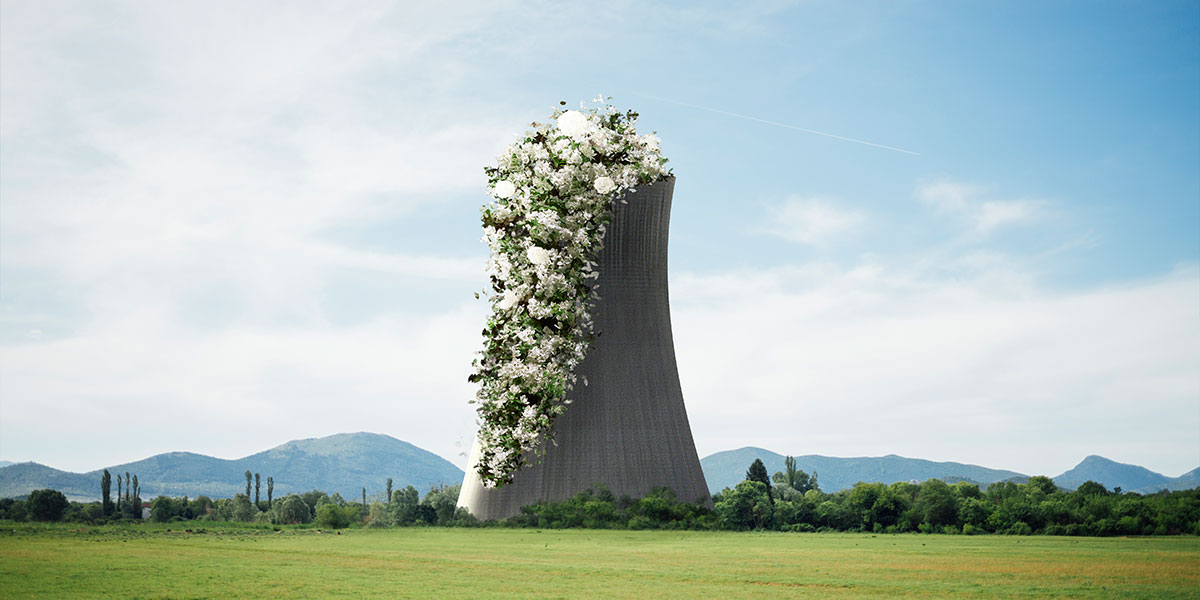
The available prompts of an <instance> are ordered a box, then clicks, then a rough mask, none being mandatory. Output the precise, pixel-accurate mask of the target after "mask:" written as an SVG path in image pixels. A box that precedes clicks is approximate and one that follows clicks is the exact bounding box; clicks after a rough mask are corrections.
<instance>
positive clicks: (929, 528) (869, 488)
mask: <svg viewBox="0 0 1200 600" xmlns="http://www.w3.org/2000/svg"><path fill="white" fill-rule="evenodd" d="M120 479H121V478H120V477H118V481H120ZM109 481H110V480H109V477H108V474H107V472H105V475H104V478H102V481H101V487H102V490H107V485H108V483H106V482H109ZM126 482H127V484H126V486H125V488H124V489H125V490H131V491H127V492H125V493H121V492H120V491H119V493H118V502H116V503H112V502H111V500H110V498H109V496H108V494H107V493H106V494H105V495H104V497H103V498H102V500H101V502H98V503H97V502H92V503H76V502H71V503H68V502H67V500H66V498H65V497H64V496H63V495H62V494H61V493H60V492H57V491H54V490H37V491H35V492H33V493H31V494H30V495H29V497H28V498H27V499H26V500H24V501H20V500H14V499H4V500H0V519H13V520H40V521H56V520H70V521H81V522H89V523H94V522H103V521H105V520H107V519H110V518H122V517H128V516H129V513H128V512H122V511H120V510H117V508H118V507H119V506H122V505H124V506H138V507H140V506H141V502H140V498H139V497H138V495H137V492H138V488H137V487H136V485H135V484H134V483H133V482H136V477H134V478H132V479H130V478H129V477H128V475H127V476H126ZM260 482H261V479H260V478H259V477H258V476H257V474H251V473H249V472H247V477H246V486H247V487H246V493H244V494H242V493H239V494H236V495H235V496H234V497H233V498H222V499H217V500H213V499H211V498H208V497H207V496H200V497H198V498H195V499H192V500H189V499H188V498H187V497H182V498H171V497H168V496H159V497H158V498H155V499H154V500H153V501H151V503H150V515H149V517H150V519H151V520H153V521H159V522H172V521H188V520H194V519H201V520H208V521H233V522H243V523H260V524H272V525H303V524H313V525H315V526H319V527H327V528H334V529H336V528H341V527H347V526H361V527H398V526H408V525H441V526H502V527H543V528H569V527H588V528H602V529H611V528H617V529H720V530H734V531H746V530H771V531H801V532H805V531H855V532H873V533H906V532H919V533H949V534H967V535H973V534H986V533H994V534H1015V535H1031V534H1044V535H1084V536H1111V535H1178V534H1186V535H1200V488H1196V489H1192V490H1185V491H1174V492H1166V491H1163V492H1158V493H1155V494H1148V495H1142V494H1137V493H1130V492H1126V493H1122V492H1121V491H1120V490H1119V489H1118V490H1113V491H1110V490H1108V489H1107V488H1105V487H1104V486H1103V485H1101V484H1098V483H1096V482H1092V481H1089V482H1086V483H1084V484H1083V485H1081V486H1079V488H1077V489H1075V490H1073V491H1067V490H1063V489H1060V488H1058V487H1057V486H1055V485H1054V482H1053V481H1052V480H1051V479H1050V478H1048V477H1042V476H1038V477H1031V478H1030V479H1029V481H1028V482H1026V483H1014V482H998V483H994V484H992V485H990V486H987V488H986V489H980V487H979V486H977V485H975V484H973V483H970V482H966V481H959V482H956V483H953V484H948V483H946V482H944V481H942V480H940V479H929V480H926V481H924V482H922V483H906V482H898V483H893V484H890V485H889V484H883V483H863V482H860V483H858V484H855V486H854V487H852V488H850V489H846V490H841V491H838V492H834V493H825V492H824V491H822V490H821V489H820V485H819V483H818V478H817V474H816V473H813V474H811V475H810V474H808V473H805V472H804V471H802V470H799V469H797V468H796V462H795V459H794V458H792V457H787V459H786V460H785V462H784V470H783V471H780V472H776V473H775V474H774V475H773V476H770V477H768V476H767V470H766V467H765V466H764V465H763V463H762V461H761V460H755V461H754V462H753V463H752V464H751V465H750V467H749V469H747V472H746V479H745V480H744V481H742V482H741V483H739V484H737V485H736V486H734V487H733V488H725V489H724V490H722V491H721V492H720V493H717V494H715V495H714V496H713V498H712V500H713V508H712V509H709V508H707V506H705V505H703V504H696V503H689V502H681V501H679V500H678V499H677V498H676V497H675V494H674V492H672V491H671V490H669V489H665V488H663V489H656V490H654V491H652V492H651V493H650V494H648V495H646V496H645V497H642V498H636V499H635V498H630V497H629V496H621V497H617V496H616V495H614V494H613V493H612V492H610V491H609V490H607V489H606V488H604V487H603V486H596V487H595V488H593V489H590V490H587V491H584V492H581V493H579V494H576V495H575V496H574V497H572V498H569V499H567V500H565V501H562V502H540V503H537V504H533V505H529V506H525V507H523V508H522V509H521V513H520V514H519V515H517V516H514V517H512V518H509V519H504V520H500V521H488V522H484V523H480V522H478V521H476V520H475V518H474V517H472V516H471V515H470V514H469V513H468V512H467V511H466V510H465V509H461V508H457V502H458V493H459V486H457V485H454V486H441V487H433V488H431V489H430V490H429V491H428V492H426V493H425V495H424V496H423V497H421V496H420V494H419V493H418V491H417V490H416V488H414V487H413V486H407V487H405V488H404V489H400V490H393V486H392V479H390V478H389V479H388V480H387V487H386V490H387V493H386V497H385V498H386V499H385V501H383V502H380V501H374V502H368V501H367V497H366V488H363V490H362V497H361V502H359V501H348V500H346V499H345V498H343V497H342V496H341V495H340V494H338V493H336V492H335V493H333V494H327V493H325V492H322V491H318V490H313V491H311V492H306V493H303V494H289V495H287V496H284V497H283V498H279V499H277V500H276V499H274V498H273V490H274V481H273V479H271V478H269V477H268V478H267V490H268V491H267V500H266V501H265V502H260V501H259V500H260V498H259V489H258V488H259V485H258V484H259V483H260ZM252 484H254V485H253V486H252ZM131 486H132V487H131ZM252 492H253V494H252ZM251 498H253V500H251ZM122 503H124V504H122ZM109 504H113V512H112V515H111V516H109V515H106V514H105V512H104V507H105V506H108V505H109Z"/></svg>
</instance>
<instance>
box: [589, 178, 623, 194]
mask: <svg viewBox="0 0 1200 600" xmlns="http://www.w3.org/2000/svg"><path fill="white" fill-rule="evenodd" d="M592 185H593V187H595V188H596V191H597V192H600V193H601V194H607V193H609V192H611V191H613V190H615V189H617V184H616V182H614V181H613V180H612V178H611V177H597V178H596V182H595V183H594V184H592Z"/></svg>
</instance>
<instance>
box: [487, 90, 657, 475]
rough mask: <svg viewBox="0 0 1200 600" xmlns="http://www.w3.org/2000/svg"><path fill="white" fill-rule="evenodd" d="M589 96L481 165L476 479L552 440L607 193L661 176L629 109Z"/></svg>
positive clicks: (568, 384) (587, 334)
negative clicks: (486, 306)
mask: <svg viewBox="0 0 1200 600" xmlns="http://www.w3.org/2000/svg"><path fill="white" fill-rule="evenodd" d="M595 103H596V104H598V105H599V106H595V107H592V108H590V109H589V108H585V105H582V104H581V106H580V108H581V110H564V109H562V108H555V109H554V112H553V113H552V114H551V119H550V121H549V122H547V123H533V125H532V127H533V128H532V129H531V130H529V131H526V132H525V135H524V136H523V139H522V140H521V141H519V142H517V143H514V144H512V145H510V146H508V147H507V148H505V150H504V151H503V152H501V153H500V155H499V157H498V159H497V164H496V166H495V167H488V168H486V169H484V171H485V172H486V174H487V176H488V186H489V189H490V192H491V196H492V201H490V202H489V203H488V204H486V205H484V207H483V230H484V241H486V242H487V244H488V246H489V247H490V248H491V257H490V258H489V260H488V269H487V273H488V276H489V279H490V283H491V289H492V294H490V295H489V298H488V299H489V301H490V302H491V305H492V314H491V316H490V317H489V318H488V320H487V324H486V326H485V327H484V330H483V336H484V348H483V350H482V351H481V352H480V353H479V356H478V358H477V359H476V360H475V361H474V362H473V363H472V365H473V367H474V372H473V373H472V374H471V376H470V380H471V381H472V382H475V383H476V384H478V386H479V388H478V391H477V392H476V395H475V400H474V401H473V403H474V404H476V411H477V413H478V416H479V421H480V427H479V433H478V457H477V458H476V463H475V468H476V470H477V472H478V474H479V477H480V480H481V481H482V482H483V484H484V485H485V486H487V487H496V486H500V485H504V484H506V483H509V482H511V481H512V479H513V476H514V475H515V474H516V472H517V471H519V470H520V469H521V468H522V467H524V466H525V465H526V464H528V460H529V459H530V457H531V456H536V455H537V454H539V453H541V452H542V451H543V449H544V444H545V443H546V442H552V441H553V435H554V431H553V428H552V426H553V423H554V419H555V417H556V416H558V415H560V414H562V413H563V411H564V410H566V407H567V404H569V403H570V400H569V399H568V398H567V394H568V392H570V391H571V389H572V388H573V387H574V385H575V384H576V375H575V368H576V367H577V366H578V365H579V364H580V363H581V362H582V361H583V359H584V356H585V355H586V353H587V350H588V346H589V343H590V341H591V339H592V335H593V330H592V327H593V323H592V318H591V314H590V311H591V308H592V305H593V304H594V296H593V292H594V291H595V290H594V289H593V288H594V283H595V280H596V278H597V277H598V275H599V274H598V273H597V272H596V266H597V265H596V258H597V256H598V255H599V252H600V250H601V248H602V244H603V240H604V232H605V228H606V225H607V224H608V223H609V221H610V220H611V218H612V206H613V202H614V201H615V200H616V199H617V198H619V197H621V196H622V195H623V194H625V193H626V192H628V191H630V190H632V189H633V188H634V186H636V185H639V184H648V183H651V182H654V181H657V180H659V179H662V178H663V177H665V176H667V175H668V171H667V169H666V166H665V165H666V163H667V159H666V158H664V157H663V156H662V153H661V152H660V150H659V145H658V138H657V136H655V135H654V134H653V133H651V134H647V135H638V133H637V130H636V125H637V113H635V112H633V111H628V112H624V113H622V112H619V111H618V110H617V109H616V108H615V107H613V106H612V105H610V104H608V103H607V102H606V101H605V98H604V97H602V96H601V97H598V98H597V99H596V100H595ZM562 104H563V105H565V104H566V103H562ZM582 383H583V384H584V385H587V381H586V380H585V381H583V382H582Z"/></svg>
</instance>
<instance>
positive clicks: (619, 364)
mask: <svg viewBox="0 0 1200 600" xmlns="http://www.w3.org/2000/svg"><path fill="white" fill-rule="evenodd" d="M674 189H675V178H674V177H670V178H667V179H665V180H663V181H659V182H656V183H654V184H650V185H641V186H638V188H637V190H636V191H634V192H630V193H628V194H626V196H625V197H624V199H625V200H627V203H622V202H621V201H620V200H617V202H616V204H615V205H614V210H613V219H612V222H611V223H610V224H609V227H608V229H607V231H606V233H605V237H604V250H603V251H602V252H601V254H600V258H599V260H598V263H599V267H598V269H599V272H600V277H599V279H598V283H599V288H598V290H597V291H598V293H599V296H600V300H599V301H598V302H597V303H596V306H595V308H594V309H593V312H592V314H593V319H594V322H595V332H596V333H597V337H596V339H595V341H594V343H593V346H592V349H591V350H590V351H589V352H588V354H587V357H586V358H585V359H584V361H583V363H582V364H581V365H580V366H579V367H578V370H577V373H578V374H579V375H581V376H582V377H583V378H587V381H588V385H586V386H585V385H583V380H582V378H581V379H580V381H579V383H577V384H576V385H575V389H574V390H572V392H571V393H570V394H569V398H571V400H572V402H571V404H570V405H569V406H567V410H566V412H565V413H563V414H562V415H560V416H559V417H558V418H557V419H556V420H555V423H554V429H555V434H556V435H555V442H556V445H549V447H547V448H546V452H545V455H544V456H542V457H541V460H540V462H537V463H535V464H533V465H530V466H528V467H526V468H525V469H523V470H522V471H520V472H518V473H517V474H516V476H515V478H514V480H513V481H512V483H510V484H508V485H505V486H503V487H499V488H494V489H485V488H484V487H483V486H482V484H481V483H480V479H479V475H478V474H477V473H476V472H475V462H476V460H478V453H479V441H478V440H476V441H475V446H474V448H473V449H472V451H471V459H470V465H469V467H468V468H467V474H466V478H465V479H464V480H463V487H462V493H461V495H460V496H459V499H458V505H459V506H462V507H466V508H467V509H468V510H469V511H471V514H473V515H475V517H476V518H478V519H480V520H487V519H502V518H505V517H510V516H513V515H516V514H518V513H520V510H521V507H522V506H525V505H527V504H533V503H535V502H538V501H540V500H548V501H561V500H565V499H567V498H570V497H571V496H574V495H575V494H577V493H579V492H581V491H584V490H586V489H588V488H589V487H592V486H593V485H594V484H597V483H601V484H604V485H605V486H607V487H608V489H609V490H611V491H612V492H613V493H614V494H616V495H617V496H618V497H620V496H621V495H623V494H628V495H629V496H631V497H634V498H638V497H641V496H645V495H646V494H647V493H648V492H650V491H651V490H652V489H653V488H656V487H669V488H671V489H673V490H674V491H675V493H676V496H677V498H678V499H679V500H681V501H685V502H702V503H704V504H706V505H708V506H709V507H711V506H712V499H711V498H710V497H709V494H708V486H707V485H706V484H705V482H704V474H703V473H702V472H701V471H700V460H699V458H698V457H697V455H696V445H695V442H693V440H692V430H691V427H689V426H688V418H687V411H686V410H685V409H684V405H683V392H682V391H681V389H680V387H679V372H678V369H677V367H676V366H675V345H674V342H673V341H672V336H671V309H670V304H669V302H668V296H667V232H668V227H669V225H670V218H671V197H672V194H673V192H674Z"/></svg>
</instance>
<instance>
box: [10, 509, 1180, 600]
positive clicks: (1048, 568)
mask: <svg viewBox="0 0 1200 600" xmlns="http://www.w3.org/2000/svg"><path fill="white" fill-rule="evenodd" d="M170 525H176V527H174V528H172V527H169V526H168V524H163V525H150V524H146V525H137V526H128V525H124V526H102V527H91V528H87V527H79V526H72V525H66V524H56V525H21V524H17V525H15V526H6V527H4V528H3V531H2V532H0V595H2V596H3V597H5V598H76V597H86V598H273V599H279V598H407V597H412V598H423V597H437V598H487V597H494V598H531V597H538V598H575V597H578V598H595V597H613V598H697V597H700V598H762V597H797V596H803V597H806V598H906V597H907V598H997V597H1009V598H1055V597H1069V598H1113V597H1130V598H1195V597H1197V596H1198V595H1200V539H1197V538H1195V537H1154V538H1067V537H1047V536H1037V537H1029V536H953V535H920V534H901V535H871V534H841V533H809V534H803V533H735V532H696V531H671V532H668V531H614V530H579V529H573V530H534V529H500V528H487V529H470V528H440V527H439V528H423V527H409V528H396V529H379V530H374V529H347V530H340V531H339V532H333V531H328V530H326V531H321V530H317V529H310V528H281V530H280V531H273V530H272V529H270V528H261V529H256V528H249V527H237V526H232V525H230V526H224V525H221V524H215V525H217V527H215V528H214V527H209V528H206V529H199V528H195V529H192V530H191V531H184V530H181V529H179V528H178V524H170ZM208 525H214V524H208Z"/></svg>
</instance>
